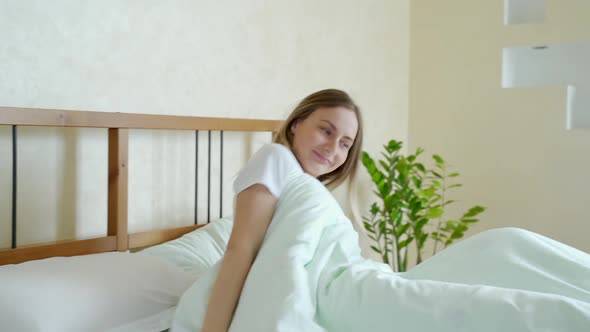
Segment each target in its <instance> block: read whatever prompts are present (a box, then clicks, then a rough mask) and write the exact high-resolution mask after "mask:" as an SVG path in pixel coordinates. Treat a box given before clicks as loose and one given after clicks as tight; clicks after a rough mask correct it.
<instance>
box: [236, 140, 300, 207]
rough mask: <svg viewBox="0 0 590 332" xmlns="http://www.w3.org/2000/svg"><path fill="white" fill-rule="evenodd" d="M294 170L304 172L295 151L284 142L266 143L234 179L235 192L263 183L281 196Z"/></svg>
mask: <svg viewBox="0 0 590 332" xmlns="http://www.w3.org/2000/svg"><path fill="white" fill-rule="evenodd" d="M293 172H300V173H302V172H303V169H302V168H301V165H299V162H298V161H297V158H295V155H293V152H291V150H290V149H289V148H288V147H286V146H284V145H282V144H276V143H273V144H266V145H264V146H262V147H261V148H260V149H259V150H258V151H256V153H255V154H254V155H253V156H252V158H250V160H248V162H247V163H246V165H245V166H244V167H243V168H242V169H241V170H240V172H239V173H238V175H237V177H236V179H235V180H234V194H235V195H237V194H239V193H240V192H241V191H243V190H245V189H248V188H249V187H250V186H252V185H254V184H262V185H264V186H266V187H267V188H268V190H269V191H270V192H271V194H273V196H275V197H276V198H279V197H280V196H281V193H282V191H283V189H284V188H285V185H286V184H287V178H288V177H289V175H291V173H293ZM234 203H235V196H234ZM234 206H235V205H234Z"/></svg>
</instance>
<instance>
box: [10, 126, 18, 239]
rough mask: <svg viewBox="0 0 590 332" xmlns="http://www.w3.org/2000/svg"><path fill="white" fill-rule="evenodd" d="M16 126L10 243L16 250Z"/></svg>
mask: <svg viewBox="0 0 590 332" xmlns="http://www.w3.org/2000/svg"><path fill="white" fill-rule="evenodd" d="M16 135H17V131H16V126H12V241H11V248H16V188H17V187H16V176H17V174H16V171H17V164H16V163H17V159H16V157H17V155H16Z"/></svg>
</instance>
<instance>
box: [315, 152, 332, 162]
mask: <svg viewBox="0 0 590 332" xmlns="http://www.w3.org/2000/svg"><path fill="white" fill-rule="evenodd" d="M313 154H314V155H315V156H316V157H317V159H319V160H320V161H321V162H322V163H323V164H326V165H329V164H330V160H329V159H328V158H326V157H324V156H322V155H321V154H319V153H317V152H316V151H313Z"/></svg>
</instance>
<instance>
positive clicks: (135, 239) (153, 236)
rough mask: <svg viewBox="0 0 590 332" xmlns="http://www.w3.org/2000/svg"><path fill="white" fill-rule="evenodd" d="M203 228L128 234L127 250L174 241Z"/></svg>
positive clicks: (169, 229) (182, 228)
mask: <svg viewBox="0 0 590 332" xmlns="http://www.w3.org/2000/svg"><path fill="white" fill-rule="evenodd" d="M203 226H205V225H204V224H199V225H191V226H183V227H176V228H166V229H157V230H153V231H146V232H139V233H132V234H129V249H136V248H142V247H147V246H153V245H156V244H160V243H162V242H166V241H170V240H174V239H176V238H179V237H181V236H182V235H184V234H186V233H189V232H192V231H193V230H195V229H197V228H200V227H203Z"/></svg>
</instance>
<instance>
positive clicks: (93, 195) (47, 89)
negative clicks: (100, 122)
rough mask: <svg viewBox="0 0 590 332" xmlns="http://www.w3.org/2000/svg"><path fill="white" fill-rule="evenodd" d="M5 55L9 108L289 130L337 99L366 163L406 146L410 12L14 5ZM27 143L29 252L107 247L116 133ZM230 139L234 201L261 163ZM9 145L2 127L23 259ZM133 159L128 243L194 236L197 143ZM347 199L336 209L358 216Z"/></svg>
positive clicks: (22, 214) (1, 218) (1, 79)
mask: <svg viewBox="0 0 590 332" xmlns="http://www.w3.org/2000/svg"><path fill="white" fill-rule="evenodd" d="M0 40H1V41H2V42H1V43H0V105H6V106H21V107H40V108H59V109H81V110H99V111H108V112H134V113H153V114H178V115H197V116H220V117H243V118H266V119H282V118H284V117H285V116H286V115H287V114H288V113H289V111H290V109H291V108H292V107H293V106H295V104H296V103H297V101H298V100H299V99H300V98H302V97H304V96H305V95H307V94H309V93H311V92H313V91H315V90H318V89H323V88H328V87H335V88H341V89H345V90H347V91H349V92H350V93H351V94H352V96H353V97H354V98H356V100H357V102H358V103H359V104H360V105H361V106H362V108H363V110H364V117H365V121H366V123H367V135H366V145H365V148H366V149H367V150H369V151H373V152H374V151H377V150H378V149H379V148H380V145H381V144H382V143H383V142H385V141H386V140H388V139H389V138H392V137H395V138H397V139H406V138H407V99H408V71H409V69H408V68H409V67H408V53H409V1H408V0H396V1H389V0H380V1H377V0H374V1H353V0H347V1H341V0H338V1H337V0H328V1H320V2H318V1H309V0H306V1H271V2H269V1H263V0H248V1H233V2H231V3H230V2H227V1H180V0H178V1H155V0H147V1H137V0H133V1H132V0H128V1H119V0H106V1H71V0H70V1H66V0H58V1H32V0H25V1H16V0H12V1H2V2H0ZM20 132H21V135H20V140H19V201H18V202H19V205H18V212H19V221H18V222H19V233H18V234H19V244H21V245H23V244H29V243H37V242H45V241H52V240H55V239H65V238H72V237H74V236H77V237H85V236H94V235H100V234H104V233H105V232H106V179H107V178H106V176H107V175H106V131H101V130H61V129H31V128H22V129H21V130H20ZM267 136H268V135H267ZM74 138H76V139H78V140H77V141H76V140H74ZM226 139H227V140H229V141H232V140H233V142H234V143H233V145H235V148H236V151H234V152H231V151H229V150H227V149H229V148H226V153H227V154H226V165H227V166H226V168H225V169H224V174H225V175H226V181H225V183H226V187H225V188H226V189H225V193H226V202H231V192H230V188H231V176H232V175H234V174H235V172H236V171H237V169H236V167H237V166H236V165H239V163H241V162H243V161H244V160H245V159H246V158H247V151H248V150H252V149H253V148H250V147H249V146H247V144H244V143H243V142H244V137H243V136H240V135H234V136H232V135H228V136H227V137H226ZM265 139H266V140H268V137H258V138H256V137H255V138H253V139H250V140H247V142H254V143H251V144H254V145H257V144H260V142H262V141H263V140H265ZM73 142H77V143H73ZM216 142H217V141H215V140H214V146H215V144H217V143H216ZM205 143H206V142H205V141H204V140H202V141H201V144H205ZM9 144H10V129H9V128H6V127H5V128H0V153H1V154H2V155H1V157H0V184H1V188H0V198H1V199H0V202H1V203H0V247H7V246H9V244H10V231H9V229H10V228H9V225H10V162H11V160H10V153H9V151H10V149H9ZM249 144H250V143H249ZM130 145H131V151H130V193H129V195H130V197H129V200H130V215H129V219H130V228H131V230H140V229H149V228H153V227H162V226H165V225H182V224H187V223H191V222H192V220H193V203H192V200H193V197H194V184H193V183H194V174H193V169H194V152H193V151H194V141H193V139H192V134H191V133H171V132H151V131H134V132H132V133H131V142H130ZM200 151H201V152H202V153H204V152H205V145H203V146H202V148H201V149H200ZM201 160H204V159H201ZM64 165H65V166H64ZM232 167H233V168H232ZM218 170H219V167H218V165H217V164H215V162H214V164H213V176H215V175H216V174H217V172H218ZM201 172H203V173H200V174H202V175H200V176H201V177H202V176H205V173H204V172H206V170H205V169H203V168H202V169H201ZM366 180H367V179H366V176H365V175H364V174H363V175H362V176H361V182H362V185H361V188H360V192H361V197H360V204H361V207H360V210H361V211H363V212H364V210H365V209H366V204H368V203H367V198H366V197H367V196H366V193H369V192H370V188H369V187H368V182H367V181H366ZM201 183H202V184H204V181H201ZM345 189H346V188H343V189H341V190H337V191H336V192H335V194H336V196H337V197H338V199H339V200H340V202H341V203H342V204H343V206H344V208H345V210H346V211H347V212H350V207H349V206H348V203H347V201H348V200H347V197H346V193H345ZM227 194H229V196H228V195H227ZM204 195H205V188H204V187H203V188H200V189H199V196H200V197H204ZM212 195H213V197H217V195H218V191H217V189H216V188H214V190H213V192H212ZM229 206H230V204H228V203H226V204H225V210H226V213H227V212H229V211H228V207H229ZM216 209H217V204H216V203H214V205H213V211H217V210H216ZM229 210H231V208H230V209H229ZM205 214H206V211H205V207H204V204H201V208H200V209H199V216H200V218H201V219H202V218H203V217H204V216H205ZM74 219H76V220H78V221H77V222H76V223H74V222H73V220H74Z"/></svg>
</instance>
